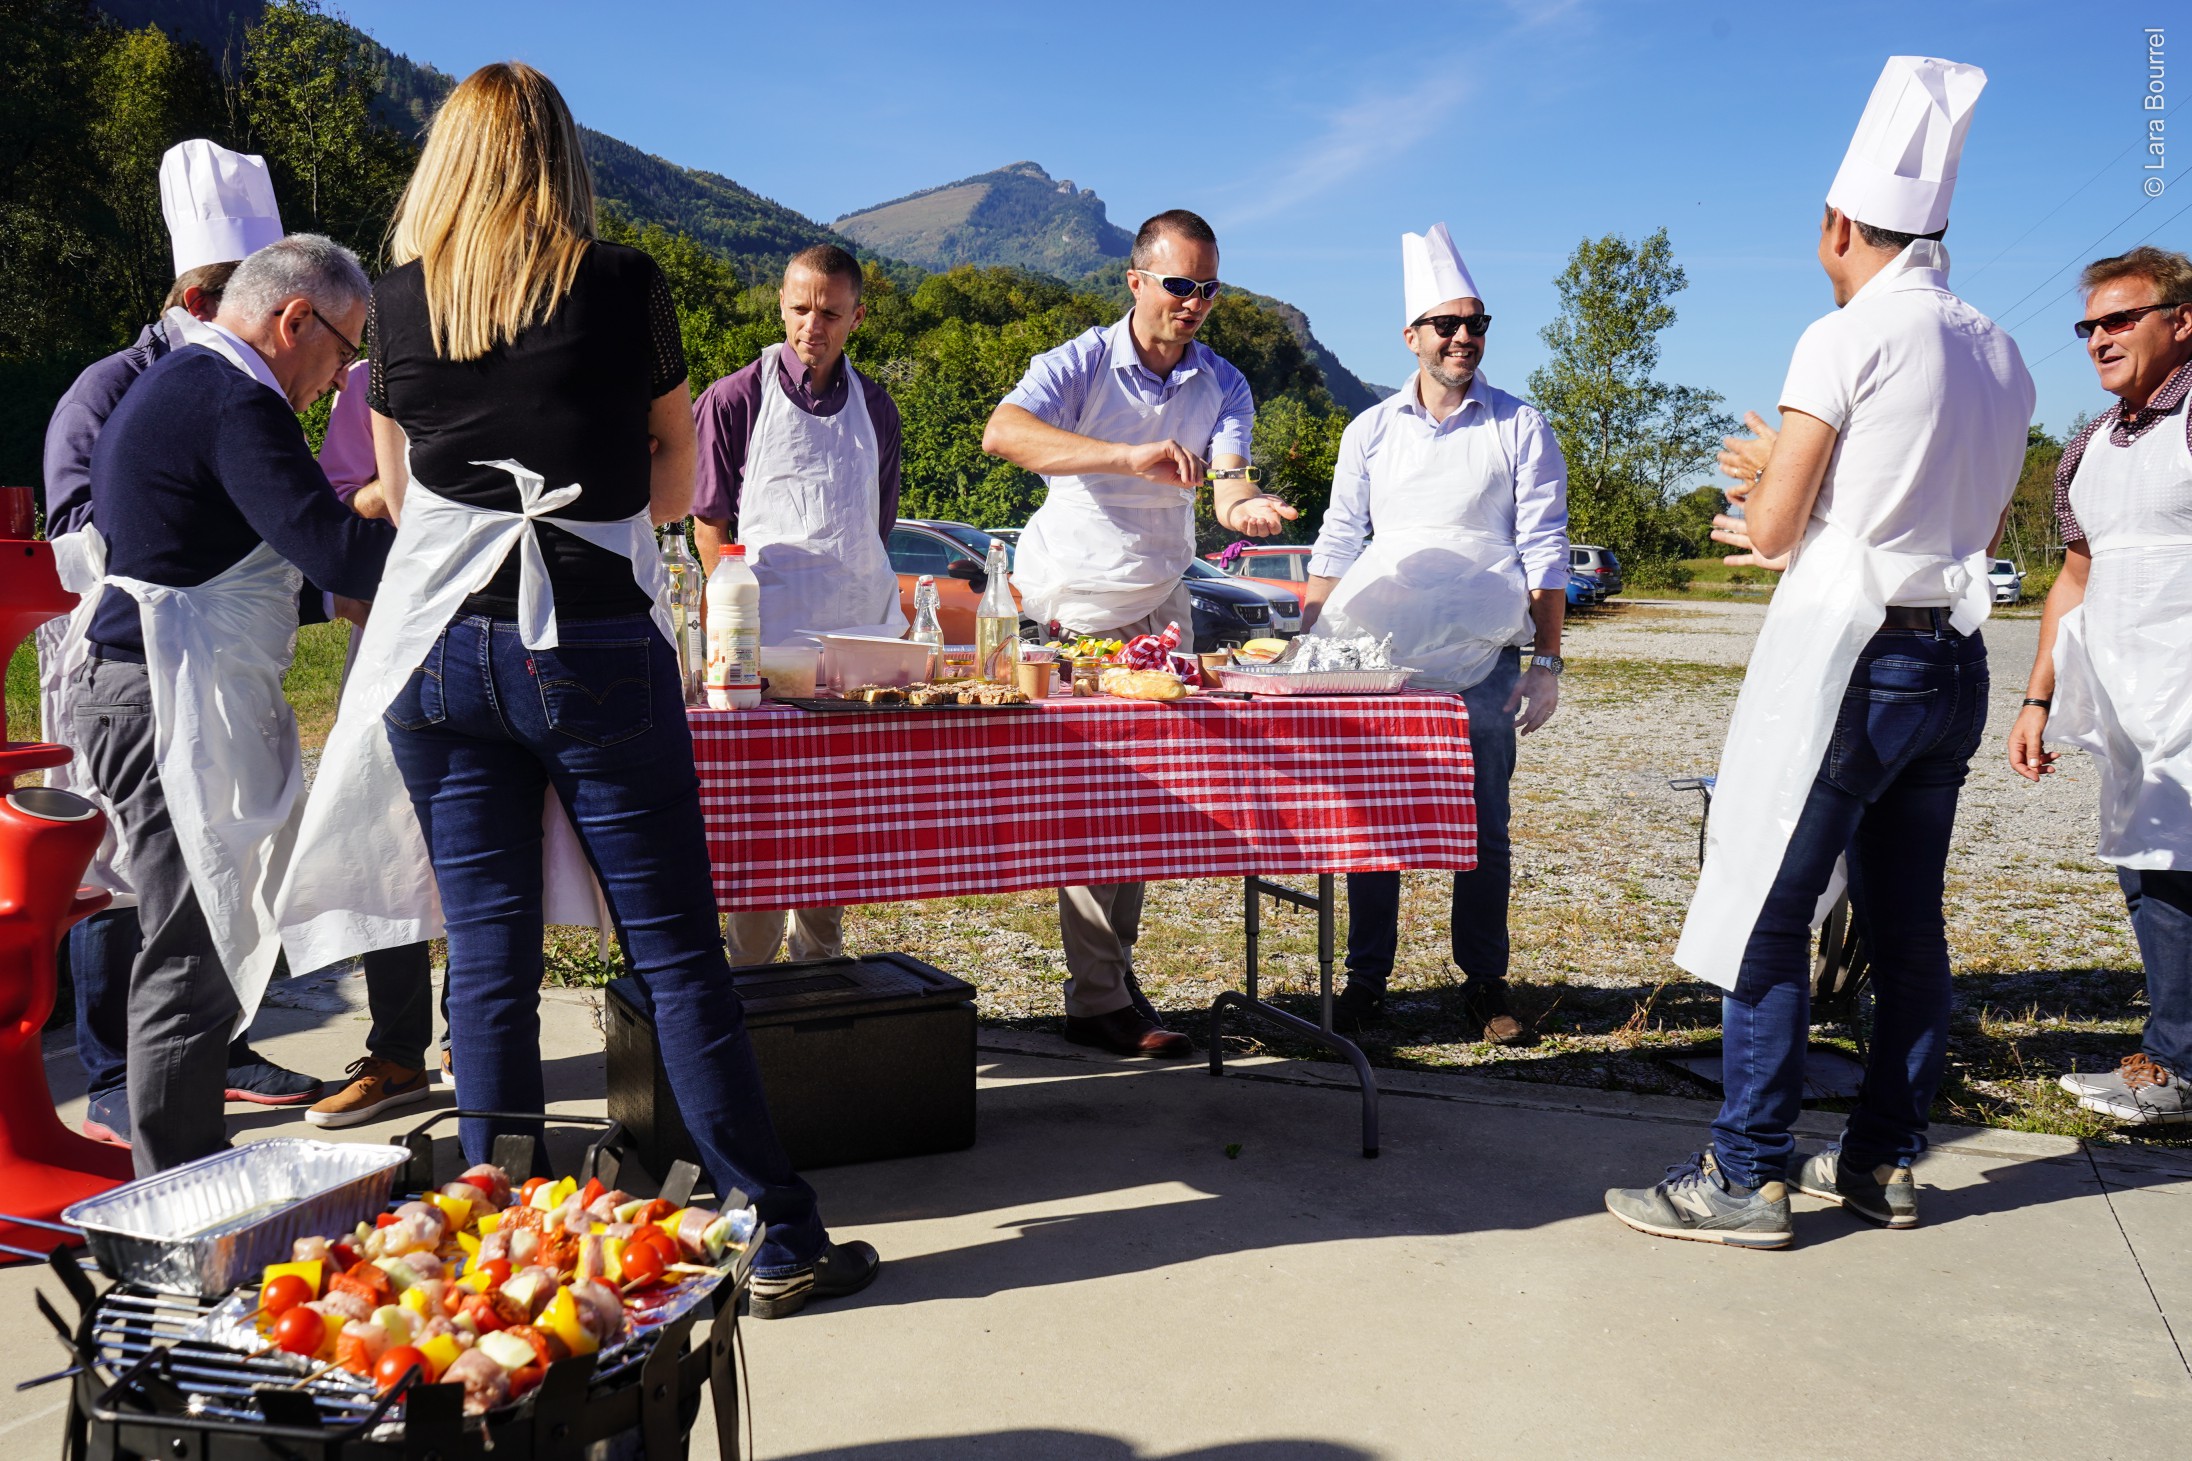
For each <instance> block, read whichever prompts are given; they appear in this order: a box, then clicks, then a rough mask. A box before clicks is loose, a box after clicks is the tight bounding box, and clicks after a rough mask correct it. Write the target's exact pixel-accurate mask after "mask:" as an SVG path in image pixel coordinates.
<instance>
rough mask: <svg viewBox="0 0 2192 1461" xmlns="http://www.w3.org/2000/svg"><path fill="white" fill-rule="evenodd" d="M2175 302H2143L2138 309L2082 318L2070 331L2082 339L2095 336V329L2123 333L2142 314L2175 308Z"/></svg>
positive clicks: (2117, 333)
mask: <svg viewBox="0 0 2192 1461" xmlns="http://www.w3.org/2000/svg"><path fill="white" fill-rule="evenodd" d="M2175 308H2176V306H2175V305H2173V304H2142V305H2140V306H2139V307H2138V308H2137V309H2120V310H2117V311H2116V312H2115V313H2114V314H2105V315H2102V316H2101V317H2100V318H2099V319H2094V320H2080V321H2078V323H2076V324H2074V325H2072V326H2071V327H2070V332H2071V333H2072V334H2074V335H2076V336H2077V337H2078V338H2079V339H2081V340H2090V339H2092V338H2093V332H2094V331H2095V330H2106V331H2108V333H2109V334H2111V335H2121V334H2122V333H2123V332H2124V331H2126V330H2128V329H2130V328H2131V327H2132V326H2133V325H2135V324H2137V323H2138V322H2139V317H2140V316H2141V315H2150V314H2152V313H2153V312H2154V311H2156V310H2158V309H2175Z"/></svg>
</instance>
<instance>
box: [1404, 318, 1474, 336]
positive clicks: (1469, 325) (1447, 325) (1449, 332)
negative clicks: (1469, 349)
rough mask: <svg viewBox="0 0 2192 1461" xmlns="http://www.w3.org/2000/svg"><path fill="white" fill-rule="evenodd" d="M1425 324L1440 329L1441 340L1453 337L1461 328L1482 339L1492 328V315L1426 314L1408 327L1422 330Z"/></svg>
mask: <svg viewBox="0 0 2192 1461" xmlns="http://www.w3.org/2000/svg"><path fill="white" fill-rule="evenodd" d="M1425 325H1429V326H1430V327H1431V328H1432V329H1434V330H1436V331H1438V337H1439V338H1440V339H1441V340H1451V339H1453V338H1454V331H1456V330H1461V329H1466V330H1467V331H1468V332H1469V333H1470V334H1472V335H1475V336H1477V337H1478V338H1479V339H1481V338H1483V335H1484V332H1485V331H1486V330H1489V329H1490V328H1492V317H1491V316H1490V315H1488V314H1473V315H1425V316H1424V317H1423V318H1422V319H1420V320H1417V321H1416V322H1415V323H1414V324H1411V325H1410V326H1409V327H1408V328H1409V329H1411V330H1420V329H1422V328H1423V327H1424V326H1425Z"/></svg>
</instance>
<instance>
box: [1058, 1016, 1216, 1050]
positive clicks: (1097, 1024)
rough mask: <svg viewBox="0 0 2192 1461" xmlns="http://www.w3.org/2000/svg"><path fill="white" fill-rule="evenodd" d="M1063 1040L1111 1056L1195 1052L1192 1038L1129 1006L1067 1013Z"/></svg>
mask: <svg viewBox="0 0 2192 1461" xmlns="http://www.w3.org/2000/svg"><path fill="white" fill-rule="evenodd" d="M1066 1039H1067V1040H1069V1041H1071V1042H1072V1043H1073V1044H1075V1045H1093V1046H1095V1047H1096V1048H1097V1049H1099V1050H1109V1051H1110V1052H1111V1053H1112V1054H1114V1055H1152V1056H1155V1057H1157V1058H1158V1059H1160V1060H1178V1059H1180V1058H1182V1057H1183V1056H1188V1055H1193V1054H1194V1053H1195V1042H1194V1041H1192V1040H1190V1039H1188V1038H1187V1036H1185V1035H1182V1034H1180V1033H1178V1032H1177V1031H1174V1030H1167V1029H1166V1028H1165V1027H1164V1026H1162V1025H1160V1024H1158V1023H1157V1022H1156V1021H1155V1020H1151V1019H1146V1018H1144V1017H1143V1015H1142V1014H1141V1012H1140V1011H1138V1010H1136V1009H1135V1008H1134V1006H1132V1005H1128V1006H1126V1007H1125V1008H1124V1009H1115V1010H1113V1011H1111V1012H1110V1013H1109V1014H1102V1015H1067V1016H1066Z"/></svg>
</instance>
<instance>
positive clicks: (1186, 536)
mask: <svg viewBox="0 0 2192 1461" xmlns="http://www.w3.org/2000/svg"><path fill="white" fill-rule="evenodd" d="M1119 328H1121V329H1124V328H1125V326H1124V325H1121V326H1120V327H1119ZM1126 348H1127V349H1128V350H1129V351H1131V350H1132V349H1133V348H1134V347H1133V343H1132V342H1131V341H1129V342H1127V345H1126ZM1115 369H1116V367H1115V366H1114V365H1113V364H1112V363H1111V357H1110V356H1109V355H1108V354H1107V355H1106V357H1105V359H1104V364H1103V374H1102V378H1101V379H1099V380H1097V381H1094V382H1092V383H1091V384H1090V386H1089V389H1088V397H1087V399H1086V400H1085V401H1083V402H1082V405H1081V415H1080V419H1079V420H1077V421H1076V422H1074V424H1073V427H1072V430H1073V431H1074V433H1075V434H1077V435H1080V436H1088V437H1094V438H1095V439H1096V440H1098V441H1109V442H1116V443H1118V444H1120V445H1122V446H1142V445H1146V444H1147V443H1149V442H1153V441H1177V442H1179V443H1181V444H1182V445H1183V446H1186V447H1187V448H1189V449H1190V450H1195V449H1197V448H1198V447H1199V446H1206V445H1207V444H1208V442H1209V441H1210V437H1211V433H1212V432H1213V431H1214V430H1215V429H1216V428H1217V424H1218V413H1219V412H1220V411H1221V410H1222V409H1224V405H1225V393H1224V391H1223V390H1222V389H1220V387H1219V384H1218V379H1217V376H1216V374H1215V372H1212V371H1208V370H1203V371H1197V372H1196V373H1195V375H1194V376H1193V377H1191V378H1190V379H1188V380H1187V381H1185V382H1183V383H1182V384H1181V386H1180V388H1179V389H1178V390H1177V391H1175V392H1173V394H1172V398H1171V399H1170V400H1167V401H1161V402H1158V403H1156V404H1154V405H1153V404H1150V403H1148V402H1146V401H1143V400H1140V399H1138V398H1136V397H1135V396H1133V395H1131V394H1130V393H1129V392H1127V391H1126V390H1125V389H1124V388H1123V387H1122V386H1120V384H1119V383H1118V381H1117V379H1116V378H1115V377H1114V375H1113V372H1114V370H1115ZM1049 481H1050V490H1049V492H1048V493H1046V494H1045V495H1044V497H1043V505H1042V506H1041V507H1039V508H1037V509H1036V510H1035V515H1034V516H1033V517H1031V518H1029V519H1028V525H1027V528H1026V530H1025V531H1024V532H1022V533H1021V534H1020V541H1019V545H1018V548H1017V550H1016V552H1015V554H1014V557H1013V571H1012V586H1013V587H1014V588H1016V589H1018V590H1019V591H1020V612H1021V614H1022V615H1023V616H1025V617H1026V618H1029V619H1032V620H1034V621H1035V622H1036V623H1038V624H1051V623H1057V624H1062V625H1065V626H1067V627H1068V628H1071V629H1075V630H1081V631H1086V632H1094V631H1096V630H1101V629H1110V628H1115V627H1117V626H1118V625H1121V624H1131V623H1133V622H1134V621H1136V620H1138V619H1143V618H1147V617H1148V616H1149V615H1151V614H1154V613H1155V612H1157V610H1159V609H1161V608H1163V607H1164V605H1165V604H1166V603H1167V602H1168V601H1169V600H1170V599H1171V597H1172V595H1173V592H1174V590H1176V589H1177V588H1178V587H1179V586H1180V578H1181V576H1182V575H1184V574H1185V573H1186V572H1187V569H1188V565H1189V564H1191V563H1193V562H1194V561H1195V493H1194V492H1193V491H1188V490H1184V489H1182V488H1178V487H1167V486H1165V485H1164V484H1162V483H1159V482H1150V481H1146V480H1144V479H1143V478H1140V477H1122V476H1114V475H1110V474H1106V473H1097V474H1092V475H1089V476H1066V477H1052V478H1050V479H1049ZM1197 485H1198V486H1199V485H1200V484H1197ZM1180 627H1181V628H1182V629H1187V628H1190V627H1191V626H1189V625H1185V624H1183V625H1181V626H1180Z"/></svg>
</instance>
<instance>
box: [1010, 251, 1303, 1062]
mask: <svg viewBox="0 0 2192 1461" xmlns="http://www.w3.org/2000/svg"><path fill="white" fill-rule="evenodd" d="M1127 264H1128V269H1127V281H1126V282H1127V290H1128V292H1129V293H1130V294H1131V295H1132V296H1133V300H1134V305H1133V308H1132V309H1131V310H1130V311H1128V313H1127V315H1126V318H1124V319H1122V320H1120V321H1119V322H1118V323H1116V324H1114V325H1112V326H1110V327H1109V328H1102V329H1093V330H1089V331H1087V332H1086V333H1084V334H1082V335H1080V336H1078V337H1077V338H1075V339H1072V340H1068V341H1067V342H1066V343H1065V344H1063V345H1061V346H1059V347H1058V348H1057V349H1055V350H1050V351H1046V352H1045V353H1043V354H1041V355H1038V356H1036V357H1035V358H1034V359H1033V360H1032V361H1030V362H1029V363H1028V369H1027V374H1026V375H1025V376H1024V377H1023V378H1022V379H1021V381H1020V384H1019V385H1018V386H1017V387H1016V388H1015V389H1014V390H1013V391H1012V393H1011V394H1010V395H1008V396H1006V397H1005V399H1004V401H1003V402H1002V403H1001V404H1000V405H999V406H998V407H997V409H996V410H995V411H994V412H992V413H991V415H990V418H989V424H988V426H987V427H986V428H984V430H983V433H982V449H983V450H984V451H987V452H990V453H991V454H993V455H996V456H1000V457H1003V458H1004V459H1005V460H1007V461H1009V462H1012V463H1013V464H1015V465H1016V466H1020V467H1024V468H1026V469H1027V470H1028V471H1031V472H1035V473H1038V474H1040V475H1041V476H1042V477H1043V478H1044V480H1045V481H1046V482H1048V483H1049V487H1050V490H1049V493H1048V495H1047V496H1046V497H1045V498H1044V499H1043V505H1042V507H1041V508H1040V509H1038V510H1037V512H1036V513H1035V516H1034V517H1033V518H1032V519H1030V520H1029V522H1028V525H1027V528H1026V530H1025V531H1024V532H1022V534H1021V535H1020V542H1019V548H1018V552H1017V556H1016V559H1015V562H1014V572H1013V577H1012V582H1013V586H1014V587H1015V588H1017V589H1018V590H1019V591H1020V606H1021V613H1022V614H1023V615H1024V616H1025V617H1027V618H1030V619H1033V620H1034V621H1035V622H1036V623H1038V624H1041V625H1045V626H1046V627H1047V628H1048V629H1049V631H1050V632H1051V633H1053V634H1057V635H1073V634H1095V635H1101V636H1103V637H1106V638H1118V639H1125V638H1130V637H1132V636H1133V635H1136V634H1143V633H1158V632H1162V630H1163V629H1164V627H1165V626H1166V625H1167V624H1168V623H1176V624H1178V625H1179V626H1180V627H1181V628H1182V630H1184V631H1188V632H1190V633H1191V632H1192V629H1193V625H1194V622H1195V613H1194V605H1193V604H1192V602H1191V601H1190V600H1189V598H1188V594H1187V588H1186V585H1185V583H1184V582H1183V578H1184V575H1185V574H1186V572H1187V569H1188V565H1189V564H1191V563H1192V562H1194V559H1195V501H1196V497H1197V494H1199V493H1200V492H1201V490H1202V486H1203V483H1204V482H1205V481H1206V480H1214V481H1215V484H1216V485H1215V490H1214V504H1213V505H1214V510H1215V512H1216V514H1217V519H1218V522H1219V524H1220V525H1221V526H1223V527H1225V528H1226V529H1227V530H1229V531H1232V532H1237V533H1241V534H1243V535H1245V536H1248V537H1266V536H1268V535H1270V534H1272V533H1275V532H1277V531H1278V530H1279V529H1280V528H1281V527H1283V526H1284V525H1285V522H1286V520H1287V519H1289V518H1291V517H1293V516H1294V509H1293V508H1291V507H1288V506H1286V505H1285V504H1284V503H1282V502H1280V501H1279V500H1278V499H1276V498H1272V497H1265V496H1264V495H1263V494H1262V493H1261V492H1259V491H1258V490H1257V489H1256V487H1255V485H1254V483H1253V481H1252V480H1251V479H1250V478H1249V476H1248V474H1247V472H1246V470H1245V469H1246V468H1247V465H1248V451H1249V442H1250V437H1251V435H1252V433H1253V431H1254V428H1255V419H1256V405H1255V401H1254V400H1253V398H1252V397H1251V396H1250V394H1249V389H1248V382H1247V380H1246V379H1245V378H1244V377H1243V376H1242V375H1241V373H1240V372H1239V371H1238V370H1236V369H1234V368H1233V366H1231V365H1229V364H1228V363H1226V362H1225V361H1224V360H1222V359H1220V358H1219V356H1218V355H1217V353H1216V352H1215V351H1213V350H1211V349H1210V348H1209V347H1208V346H1206V345H1204V344H1202V343H1201V342H1200V341H1198V340H1197V339H1196V338H1195V336H1196V332H1197V331H1199V330H1200V329H1201V328H1202V327H1203V322H1204V321H1205V320H1206V319H1208V318H1209V316H1210V309H1211V304H1212V301H1214V300H1215V299H1216V298H1217V295H1218V290H1219V287H1220V286H1219V282H1218V239H1217V235H1216V234H1214V233H1212V232H1211V230H1210V225H1209V224H1207V223H1205V222H1204V221H1203V220H1202V219H1201V218H1199V217H1197V216H1196V215H1195V214H1193V213H1190V212H1188V211H1187V210H1186V209H1184V208H1175V209H1173V210H1171V211H1170V212H1167V213H1160V214H1158V215H1157V216H1156V217H1154V218H1152V219H1150V220H1149V221H1148V222H1146V223H1144V224H1143V225H1142V227H1141V230H1140V232H1138V233H1137V234H1136V235H1135V238H1134V249H1133V252H1132V253H1131V254H1130V255H1129V256H1128V259H1127ZM1141 915H1142V885H1141V884H1140V883H1114V884H1107V885H1104V886H1100V887H1080V888H1061V889H1059V890H1058V927H1059V932H1060V934H1061V936H1062V938H1063V941H1064V944H1065V955H1066V973H1067V977H1066V987H1065V1004H1066V1038H1067V1039H1068V1040H1071V1041H1074V1042H1075V1043H1076V1044H1082V1045H1094V1046H1097V1047H1100V1048H1102V1049H1106V1050H1111V1051H1114V1052H1117V1053H1119V1054H1126V1055H1135V1054H1140V1055H1154V1056H1169V1057H1178V1056H1185V1055H1188V1054H1191V1053H1192V1052H1193V1046H1192V1045H1191V1043H1190V1042H1189V1040H1188V1038H1187V1037H1186V1036H1185V1035H1180V1034H1176V1033H1174V1032H1172V1031H1169V1030H1167V1029H1165V1028H1164V1027H1163V1025H1162V1024H1161V1023H1159V1021H1158V1019H1157V1012H1156V1010H1155V1008H1154V1007H1153V1006H1152V1005H1151V1004H1150V1003H1149V1001H1148V1000H1147V999H1146V998H1144V997H1143V995H1142V992H1141V988H1140V986H1139V985H1138V984H1137V983H1136V982H1135V979H1134V966H1133V948H1134V940H1135V938H1136V936H1137V935H1138V934H1139V932H1140V930H1141Z"/></svg>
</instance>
